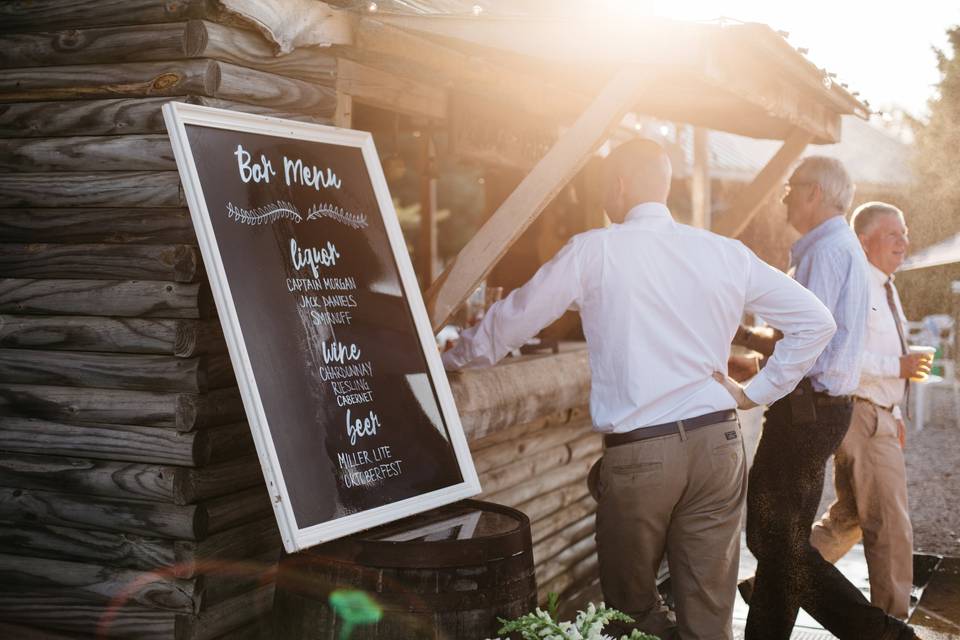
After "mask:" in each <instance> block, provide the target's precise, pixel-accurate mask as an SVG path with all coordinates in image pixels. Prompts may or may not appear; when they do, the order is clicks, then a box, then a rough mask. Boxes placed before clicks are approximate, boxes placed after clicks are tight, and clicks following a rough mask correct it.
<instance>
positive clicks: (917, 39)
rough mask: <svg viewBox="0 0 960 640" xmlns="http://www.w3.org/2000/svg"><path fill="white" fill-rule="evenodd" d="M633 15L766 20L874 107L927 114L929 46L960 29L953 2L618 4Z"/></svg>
mask: <svg viewBox="0 0 960 640" xmlns="http://www.w3.org/2000/svg"><path fill="white" fill-rule="evenodd" d="M619 2H621V3H623V4H624V5H630V6H632V7H633V8H635V9H638V8H640V7H643V8H644V9H645V10H646V11H648V12H649V11H651V10H652V12H653V13H655V14H657V15H661V16H664V17H670V18H681V19H687V20H708V19H713V18H718V17H721V16H723V17H727V18H736V19H738V20H743V21H745V22H764V23H766V24H769V25H770V26H771V27H773V28H774V29H777V30H780V31H788V32H789V33H790V37H789V42H790V44H792V45H793V46H795V47H804V48H807V49H809V53H808V54H807V56H808V57H809V58H810V59H811V60H812V61H813V62H814V63H816V64H817V65H819V66H821V67H826V68H827V69H828V70H829V71H831V72H833V73H836V74H837V79H838V80H839V81H840V82H845V83H847V84H849V85H850V88H851V89H852V90H854V91H859V92H860V97H861V98H863V99H866V100H868V101H869V102H870V106H871V107H872V108H873V109H880V108H884V107H889V106H891V105H898V106H900V107H902V108H904V109H906V110H907V111H909V112H910V113H912V114H914V115H919V116H923V115H926V114H927V106H926V102H927V100H928V99H929V98H930V97H931V96H932V95H933V92H934V85H935V84H936V82H937V81H938V80H939V74H938V73H937V68H936V57H935V56H934V53H933V51H932V50H931V47H932V46H937V47H941V48H942V47H944V46H946V44H947V39H946V35H945V31H946V29H947V28H948V27H949V26H951V25H955V24H960V3H955V2H952V1H951V0H912V1H910V2H876V1H875V0H874V1H867V0H805V1H804V2H783V1H777V0H619Z"/></svg>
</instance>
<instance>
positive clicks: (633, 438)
mask: <svg viewBox="0 0 960 640" xmlns="http://www.w3.org/2000/svg"><path fill="white" fill-rule="evenodd" d="M736 419H737V412H736V411H735V410H734V409H724V410H723V411H713V412H711V413H705V414H704V415H702V416H697V417H696V418H689V419H687V420H677V421H676V422H665V423H663V424H655V425H652V426H649V427H641V428H639V429H634V430H633V431H628V432H626V433H608V434H607V435H605V436H603V444H604V446H606V447H607V449H609V448H610V447H619V446H620V445H623V444H630V443H631V442H638V441H640V440H648V439H650V438H659V437H661V436H671V435H673V434H675V433H680V431H681V429H682V430H683V431H694V430H695V429H700V428H702V427H709V426H710V425H712V424H720V423H721V422H731V421H733V420H736Z"/></svg>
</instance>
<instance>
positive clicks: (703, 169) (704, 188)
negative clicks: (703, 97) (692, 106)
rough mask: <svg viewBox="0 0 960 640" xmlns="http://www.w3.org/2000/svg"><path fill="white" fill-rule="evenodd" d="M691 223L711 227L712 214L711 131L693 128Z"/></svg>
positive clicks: (702, 227) (706, 227)
mask: <svg viewBox="0 0 960 640" xmlns="http://www.w3.org/2000/svg"><path fill="white" fill-rule="evenodd" d="M690 208H691V210H692V213H693V216H692V219H691V221H690V224H691V225H692V226H694V227H697V228H699V229H709V228H710V227H711V216H710V212H711V209H710V132H709V130H707V129H704V128H703V127H694V128H693V175H692V176H691V177H690Z"/></svg>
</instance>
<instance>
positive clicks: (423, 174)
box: [414, 131, 437, 288]
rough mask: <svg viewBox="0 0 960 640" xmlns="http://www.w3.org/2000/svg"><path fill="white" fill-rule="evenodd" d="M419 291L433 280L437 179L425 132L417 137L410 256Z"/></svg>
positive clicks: (429, 137)
mask: <svg viewBox="0 0 960 640" xmlns="http://www.w3.org/2000/svg"><path fill="white" fill-rule="evenodd" d="M414 254H415V257H416V261H417V269H416V270H417V274H418V275H419V276H420V282H421V286H422V287H424V288H425V287H427V286H429V285H430V284H431V283H432V282H433V280H434V278H436V277H437V273H436V265H437V175H436V150H435V149H434V147H433V139H432V138H431V136H430V133H429V131H424V132H421V135H420V228H419V229H418V230H417V247H416V251H415V252H414Z"/></svg>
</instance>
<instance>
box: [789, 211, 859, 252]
mask: <svg viewBox="0 0 960 640" xmlns="http://www.w3.org/2000/svg"><path fill="white" fill-rule="evenodd" d="M849 228H850V225H848V224H847V221H846V220H844V219H843V216H832V217H830V218H828V219H826V220H824V221H823V222H821V223H820V224H819V225H817V226H816V227H815V228H813V229H811V230H810V231H808V232H807V233H806V234H805V235H804V236H803V237H802V238H800V239H799V240H797V241H796V242H794V243H793V246H792V247H791V248H790V256H791V259H792V260H791V261H792V262H793V263H794V264H796V263H797V262H799V261H800V259H801V258H803V255H804V254H805V253H806V252H807V251H809V250H810V247H812V246H813V245H814V244H816V243H817V241H818V240H820V239H822V238H825V237H827V236H829V235H833V234H834V233H837V231H839V230H840V229H849Z"/></svg>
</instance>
